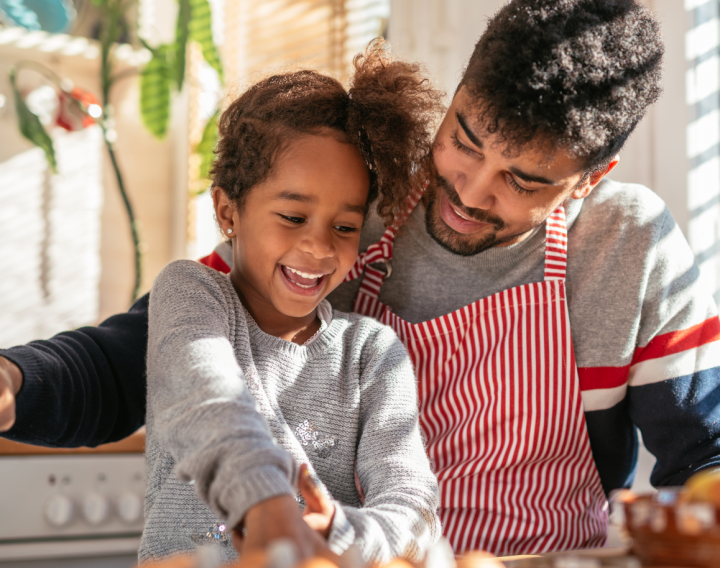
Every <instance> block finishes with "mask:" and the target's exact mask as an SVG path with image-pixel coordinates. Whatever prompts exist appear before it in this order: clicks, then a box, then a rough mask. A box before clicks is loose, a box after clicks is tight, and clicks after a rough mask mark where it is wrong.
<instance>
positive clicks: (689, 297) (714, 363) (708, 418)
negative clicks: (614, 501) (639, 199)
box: [627, 211, 720, 486]
mask: <svg viewBox="0 0 720 568" xmlns="http://www.w3.org/2000/svg"><path fill="white" fill-rule="evenodd" d="M665 217H666V218H665V223H664V226H663V230H662V231H660V234H659V238H658V240H657V242H656V245H655V247H654V249H653V250H652V251H651V253H650V258H649V260H648V261H649V272H648V278H647V286H646V289H645V294H644V297H643V304H642V315H641V319H640V328H639V330H638V341H637V347H636V349H635V352H634V354H633V357H632V361H631V363H630V368H629V380H628V399H627V404H628V413H629V416H630V418H631V420H632V422H633V423H634V424H635V425H636V426H637V427H638V428H639V429H640V431H641V433H642V436H643V441H644V442H645V445H646V446H647V448H648V450H649V451H650V452H651V453H652V454H653V455H654V456H655V457H656V458H657V463H656V465H655V468H654V469H653V472H652V475H651V482H652V484H653V485H655V486H667V485H681V484H682V483H684V482H685V480H686V479H687V478H688V477H690V476H691V475H692V474H693V473H695V472H697V471H699V470H701V469H704V468H707V467H710V466H714V465H718V464H720V321H719V320H718V317H717V307H716V305H715V301H714V300H713V298H712V296H711V295H710V293H709V291H708V290H706V289H705V287H704V286H703V284H702V280H701V278H700V271H699V268H698V266H697V264H696V263H695V262H694V255H693V253H692V251H691V250H690V247H689V246H688V244H687V242H686V241H685V238H684V236H683V235H682V233H681V232H680V229H679V228H678V227H677V225H676V224H675V222H674V220H673V219H672V217H671V216H670V214H669V212H667V211H666V213H665Z"/></svg>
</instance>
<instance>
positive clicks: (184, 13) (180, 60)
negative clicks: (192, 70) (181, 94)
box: [175, 0, 191, 91]
mask: <svg viewBox="0 0 720 568" xmlns="http://www.w3.org/2000/svg"><path fill="white" fill-rule="evenodd" d="M178 3H179V4H180V6H179V9H178V17H177V25H176V28H175V85H176V86H177V90H178V91H182V87H183V82H184V80H185V58H186V54H187V42H188V38H189V35H190V31H189V29H188V24H189V22H190V15H191V9H190V0H178Z"/></svg>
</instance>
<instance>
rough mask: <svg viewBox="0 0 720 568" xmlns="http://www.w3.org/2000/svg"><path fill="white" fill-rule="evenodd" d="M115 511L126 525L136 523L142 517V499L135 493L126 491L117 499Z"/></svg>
mask: <svg viewBox="0 0 720 568" xmlns="http://www.w3.org/2000/svg"><path fill="white" fill-rule="evenodd" d="M117 512H118V515H119V516H120V518H121V519H122V520H123V522H125V523H126V524H128V525H132V524H134V523H137V522H138V521H139V520H141V519H142V517H143V499H142V497H140V495H138V494H137V493H133V492H132V491H126V492H125V493H123V494H122V495H120V497H118V500H117Z"/></svg>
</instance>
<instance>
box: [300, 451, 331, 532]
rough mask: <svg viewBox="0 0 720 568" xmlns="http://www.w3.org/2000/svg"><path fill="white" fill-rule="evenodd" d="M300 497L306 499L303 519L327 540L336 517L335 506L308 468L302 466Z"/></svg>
mask: <svg viewBox="0 0 720 568" xmlns="http://www.w3.org/2000/svg"><path fill="white" fill-rule="evenodd" d="M298 486H299V488H300V495H302V497H303V499H305V505H306V507H305V511H304V512H303V519H304V520H305V522H306V523H307V524H308V526H309V527H310V528H311V529H313V530H314V531H317V532H318V533H320V534H321V535H322V536H323V537H324V538H325V539H327V537H328V536H329V535H330V528H331V527H332V521H333V517H334V516H335V505H333V504H332V503H331V502H330V499H328V498H327V495H325V494H324V493H323V492H322V491H320V488H319V487H318V486H317V485H316V484H315V480H314V479H313V478H312V476H311V475H310V471H309V470H308V466H307V465H306V464H302V465H301V466H300V481H299V482H298Z"/></svg>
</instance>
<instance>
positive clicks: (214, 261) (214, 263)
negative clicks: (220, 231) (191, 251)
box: [198, 251, 230, 274]
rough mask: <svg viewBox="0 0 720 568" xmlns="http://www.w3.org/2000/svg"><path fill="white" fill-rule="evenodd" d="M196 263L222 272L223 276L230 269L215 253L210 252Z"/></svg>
mask: <svg viewBox="0 0 720 568" xmlns="http://www.w3.org/2000/svg"><path fill="white" fill-rule="evenodd" d="M198 262H199V263H200V264H204V265H205V266H207V267H209V268H214V269H215V270H217V271H218V272H222V273H223V274H227V273H228V272H230V267H229V266H228V265H227V263H226V262H225V261H224V260H223V259H222V257H221V256H220V255H219V254H218V253H216V252H215V251H213V252H211V253H210V254H209V255H207V256H204V257H202V258H201V259H200V260H198Z"/></svg>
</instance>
